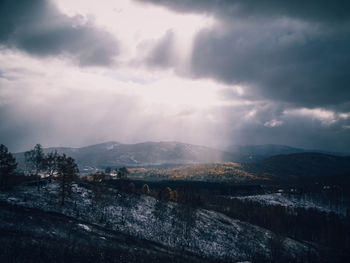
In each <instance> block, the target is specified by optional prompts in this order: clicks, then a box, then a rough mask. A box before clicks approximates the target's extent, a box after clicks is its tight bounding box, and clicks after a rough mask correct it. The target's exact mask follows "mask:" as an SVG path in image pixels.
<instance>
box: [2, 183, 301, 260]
mask: <svg viewBox="0 0 350 263" xmlns="http://www.w3.org/2000/svg"><path fill="white" fill-rule="evenodd" d="M57 190H58V184H57V183H56V182H50V183H47V184H46V185H44V186H42V187H41V189H40V190H39V191H38V190H37V187H35V186H21V187H17V188H16V189H14V190H12V191H9V192H0V200H4V201H7V202H9V203H13V204H17V205H21V206H26V207H33V208H40V209H42V210H45V211H53V212H59V213H62V214H65V215H68V216H72V217H75V218H78V219H81V220H84V221H87V222H90V223H94V224H98V225H101V226H104V227H106V228H109V229H112V230H118V231H122V232H123V233H126V234H130V235H132V236H136V237H142V238H145V239H147V240H151V241H156V242H159V243H161V244H164V245H166V246H169V247H174V248H182V249H185V250H188V251H191V252H194V253H198V254H201V255H205V256H207V257H210V258H213V257H214V258H219V259H229V260H233V262H235V261H244V260H251V259H252V256H254V255H258V254H260V255H265V256H268V255H269V240H270V238H271V233H270V232H269V231H267V230H265V229H263V228H259V227H257V226H254V225H251V224H248V223H245V222H241V221H239V220H234V219H232V218H229V217H227V216H225V215H223V214H220V213H217V212H213V211H208V210H204V209H197V210H194V211H192V210H186V209H181V207H179V206H178V205H177V204H175V203H171V202H170V203H162V202H159V201H158V200H156V199H155V198H153V197H149V196H145V195H142V196H139V195H125V194H122V193H119V192H117V191H116V190H111V189H105V190H104V196H103V200H101V201H99V202H92V198H91V197H92V192H91V190H89V189H87V188H86V187H85V186H83V185H78V184H74V187H73V194H72V198H71V199H69V200H67V202H66V204H65V205H64V206H60V205H59V196H58V194H57ZM249 198H253V197H249ZM257 198H258V199H259V197H257ZM266 200H268V199H266ZM281 202H282V200H281ZM77 227H80V228H82V229H84V230H85V231H90V229H89V227H88V226H86V225H83V224H79V225H78V226H77ZM284 251H285V253H287V254H288V255H290V256H294V257H296V258H301V257H302V256H304V255H305V254H306V253H307V247H306V246H305V245H303V244H301V243H299V242H297V241H294V240H291V239H285V240H284Z"/></svg>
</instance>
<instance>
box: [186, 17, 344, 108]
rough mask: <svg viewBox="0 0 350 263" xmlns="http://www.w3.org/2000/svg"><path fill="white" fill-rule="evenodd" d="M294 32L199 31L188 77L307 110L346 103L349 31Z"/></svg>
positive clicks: (289, 28)
mask: <svg viewBox="0 0 350 263" xmlns="http://www.w3.org/2000/svg"><path fill="white" fill-rule="evenodd" d="M282 22H283V21H282ZM293 27H297V25H295V26H293V25H289V24H287V25H283V24H282V25H279V24H277V23H276V24H272V25H268V26H266V25H258V24H253V25H251V24H249V25H244V24H243V25H240V26H239V27H233V28H227V30H226V29H225V30H224V32H222V31H221V32H220V29H216V28H215V29H213V30H205V31H202V32H201V33H200V34H199V35H198V36H197V38H196V41H195V44H194V48H193V55H192V73H193V75H194V76H196V77H206V76H210V77H213V78H215V79H217V80H219V81H222V82H226V83H230V84H240V85H243V86H248V87H250V89H251V90H252V91H253V92H254V93H255V94H256V95H262V96H264V97H266V98H269V99H274V100H282V101H286V102H291V103H295V104H296V105H302V106H307V107H315V106H322V105H329V104H340V103H344V102H346V101H348V100H349V98H350V88H349V83H350V75H349V74H348V69H349V68H350V52H349V48H348V47H349V46H350V30H345V31H344V32H337V31H333V30H332V29H329V32H324V31H323V32H320V31H318V30H316V31H313V29H309V30H308V29H298V28H293ZM326 30H327V29H326ZM347 31H349V32H348V34H346V32H347Z"/></svg>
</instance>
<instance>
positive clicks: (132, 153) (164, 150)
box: [15, 142, 236, 171]
mask: <svg viewBox="0 0 350 263" xmlns="http://www.w3.org/2000/svg"><path fill="white" fill-rule="evenodd" d="M55 150H57V152H58V153H65V154H66V155H68V156H71V157H73V158H74V159H75V160H76V161H77V163H78V165H79V168H80V169H81V170H82V171H83V169H89V168H90V169H91V168H105V167H107V166H111V167H118V166H127V167H145V166H169V165H183V164H194V163H221V162H230V161H234V160H235V159H236V158H235V156H234V155H233V154H231V153H228V152H224V151H220V150H216V149H212V148H209V147H205V146H198V145H192V144H185V143H180V142H144V143H137V144H121V143H118V142H106V143H102V144H96V145H91V146H87V147H82V148H66V147H57V148H46V149H44V151H45V152H46V153H48V152H52V151H55ZM15 157H16V159H17V160H18V161H19V162H20V163H23V161H24V153H17V154H15Z"/></svg>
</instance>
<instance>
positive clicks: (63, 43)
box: [0, 0, 118, 66]
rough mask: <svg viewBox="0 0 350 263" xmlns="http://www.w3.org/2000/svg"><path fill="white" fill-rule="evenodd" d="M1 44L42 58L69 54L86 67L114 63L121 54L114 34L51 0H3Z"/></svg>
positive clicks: (1, 4) (0, 22) (0, 25)
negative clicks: (61, 7) (58, 7)
mask: <svg viewBox="0 0 350 263" xmlns="http://www.w3.org/2000/svg"><path fill="white" fill-rule="evenodd" d="M0 44H2V45H5V46H7V47H12V48H17V49H20V50H23V51H25V52H27V53H29V54H31V55H35V56H38V57H46V56H58V55H63V56H68V57H70V58H73V59H74V60H76V61H77V62H78V63H79V64H80V65H82V66H89V65H110V64H112V62H113V59H114V56H116V55H117V53H118V43H117V41H116V39H115V38H114V37H113V36H112V35H110V34H109V33H107V32H105V31H104V30H101V29H98V28H96V27H95V26H94V25H93V23H92V22H91V21H85V19H84V18H83V17H80V16H75V17H69V16H66V15H64V14H61V13H60V12H59V10H58V9H57V8H56V7H55V6H54V5H53V3H52V2H50V1H47V0H31V1H27V0H15V1H14V0H3V1H1V2H0Z"/></svg>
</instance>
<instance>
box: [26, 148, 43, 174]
mask: <svg viewBox="0 0 350 263" xmlns="http://www.w3.org/2000/svg"><path fill="white" fill-rule="evenodd" d="M24 156H25V162H26V165H27V167H28V168H29V169H30V172H31V173H33V171H34V174H35V175H36V176H38V175H39V173H40V172H41V171H42V170H43V169H44V160H45V155H44V151H43V148H42V147H41V145H40V144H36V145H35V146H34V149H33V150H30V151H27V152H25V153H24Z"/></svg>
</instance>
